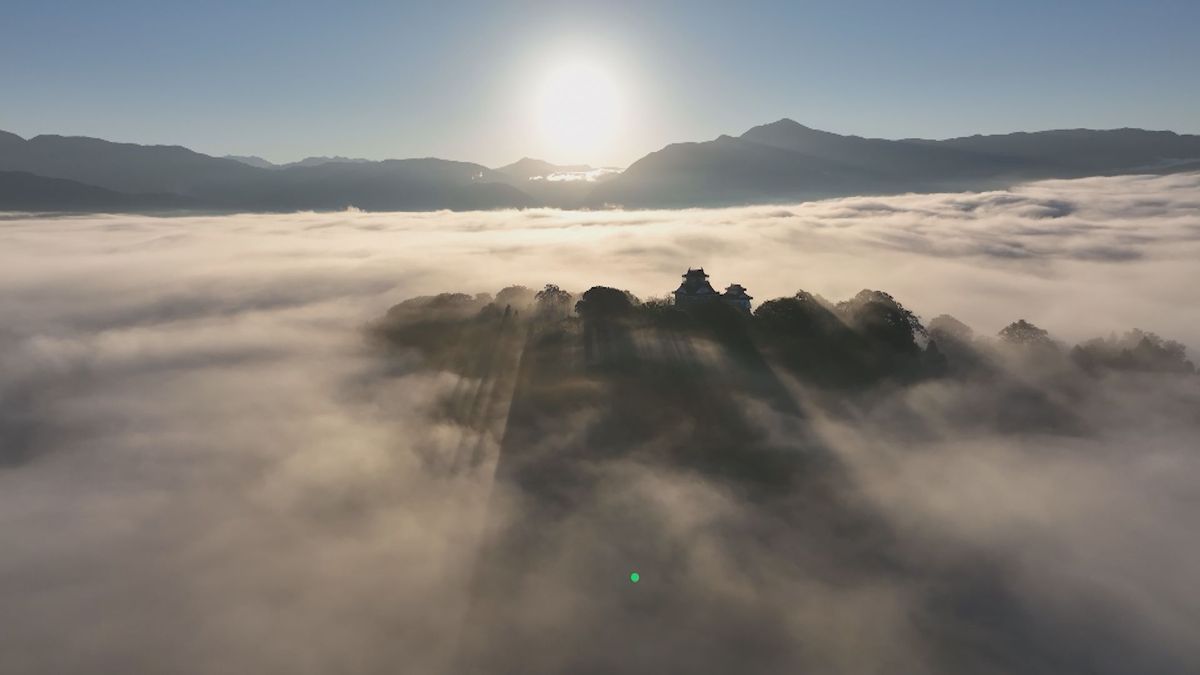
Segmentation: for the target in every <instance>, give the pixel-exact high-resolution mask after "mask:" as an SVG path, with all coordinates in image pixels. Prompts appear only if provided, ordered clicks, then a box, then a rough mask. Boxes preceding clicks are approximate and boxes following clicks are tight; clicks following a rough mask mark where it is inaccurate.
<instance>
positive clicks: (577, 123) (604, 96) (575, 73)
mask: <svg viewBox="0 0 1200 675" xmlns="http://www.w3.org/2000/svg"><path fill="white" fill-rule="evenodd" d="M621 103H622V101H621V92H620V88H619V87H618V86H617V82H616V80H615V79H614V78H613V76H612V74H611V73H610V72H609V71H607V70H606V69H605V68H603V67H601V66H600V65H599V64H596V63H592V62H587V61H568V62H565V63H560V64H558V65H557V66H556V67H555V68H553V69H552V70H551V71H550V72H549V73H548V74H547V76H546V77H545V79H544V80H543V82H542V85H541V89H540V90H539V92H538V94H537V109H536V114H537V122H538V131H539V134H540V136H541V141H542V146H543V148H544V149H545V151H546V152H548V153H550V154H551V155H552V156H553V157H555V158H558V159H559V160H562V161H568V162H583V161H589V160H590V158H593V157H595V156H596V155H597V154H600V153H603V152H604V150H605V149H606V148H607V147H608V145H609V144H610V143H611V142H612V141H613V140H614V138H615V136H616V134H617V132H618V131H619V127H620V122H621V112H622V111H621V107H622V106H621Z"/></svg>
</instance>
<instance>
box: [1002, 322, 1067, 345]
mask: <svg viewBox="0 0 1200 675" xmlns="http://www.w3.org/2000/svg"><path fill="white" fill-rule="evenodd" d="M999 335H1000V339H1001V340H1004V341H1005V342H1007V343H1009V344H1014V345H1028V346H1043V347H1044V346H1053V345H1054V341H1053V340H1051V339H1050V333H1048V332H1047V331H1044V330H1042V329H1041V328H1038V327H1037V326H1035V325H1033V324H1031V323H1029V322H1028V321H1026V320H1025V319H1020V320H1018V321H1015V322H1013V323H1010V324H1008V325H1007V326H1005V327H1004V328H1003V329H1001V331H1000V333H999Z"/></svg>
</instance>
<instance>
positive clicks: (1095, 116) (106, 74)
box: [0, 0, 1200, 166]
mask: <svg viewBox="0 0 1200 675" xmlns="http://www.w3.org/2000/svg"><path fill="white" fill-rule="evenodd" d="M436 4H437V3H433V2H422V3H411V4H408V3H397V2H304V1H300V0H294V1H289V2H266V1H261V2H255V1H253V0H243V1H240V2H199V1H198V0H192V1H190V2H173V1H171V0H156V1H153V2H149V1H147V2H129V1H117V0H110V1H106V2H97V1H95V0H91V1H87V2H63V1H55V0H38V1H33V2H27V1H25V0H6V1H5V3H4V9H3V13H2V17H3V19H2V21H0V129H5V130H8V131H13V132H15V133H18V134H21V135H23V136H27V137H28V136H32V135H36V134H39V133H63V134H79V135H90V136H99V137H103V138H108V139H112V140H122V141H133V142H140V143H172V144H182V145H187V146H189V147H192V148H194V149H196V150H199V151H201V152H207V153H210V154H218V155H219V154H225V153H240V154H258V155H262V156H265V157H267V158H269V159H272V160H276V161H289V160H294V159H299V158H301V157H304V156H307V155H332V154H341V155H350V156H362V157H369V158H377V159H381V158H386V157H417V156H438V157H445V158H450V159H463V160H471V161H478V162H481V163H484V164H488V165H492V166H494V165H498V164H503V163H507V162H510V161H513V160H515V159H517V158H519V157H521V156H522V155H535V156H538V155H544V156H546V157H545V158H546V159H549V160H551V161H559V162H575V161H579V162H590V163H593V164H611V165H623V164H627V163H628V162H630V161H633V160H634V159H636V158H637V157H639V156H641V155H643V154H645V153H646V152H649V151H652V150H656V149H658V148H659V147H661V146H663V145H664V144H666V143H669V142H674V141H684V140H702V139H707V138H712V137H715V136H717V135H718V134H721V133H730V134H737V133H741V132H742V131H744V130H745V129H747V128H749V127H750V126H753V125H755V124H760V123H763V122H769V121H773V120H775V119H778V118H780V117H791V118H793V119H796V120H797V121H800V122H802V123H804V124H807V125H809V126H814V127H818V128H823V129H828V130H831V131H837V132H842V133H855V134H860V135H867V136H881V137H889V138H900V137H909V136H923V137H948V136H957V135H964V134H969V133H975V132H983V133H991V132H1005V131H1015V130H1037V129H1048V128H1061V127H1097V128H1110V127H1120V126H1138V127H1145V128H1154V129H1172V130H1175V131H1179V132H1190V133H1200V37H1198V35H1200V2H1198V1H1196V0H1159V1H1155V0H1146V1H1142V2H1110V1H1105V0H1087V1H1083V0H1040V1H1037V2H1033V1H1025V0H1007V1H1004V2H991V1H983V0H957V1H955V2H933V1H925V2H922V1H905V2H901V1H899V0H891V1H886V2H883V1H881V2H851V1H846V0H843V1H842V2H805V1H803V0H796V1H794V2H779V3H775V2H742V3H707V2H678V3H672V2H641V3H623V2H588V3H584V2H557V3H541V2H509V3H504V2H447V3H443V4H442V6H435V5H436ZM578 55H586V58H587V59H588V60H589V62H591V63H595V64H600V65H601V66H602V67H603V68H604V69H605V70H606V72H608V73H609V75H610V76H611V79H612V81H613V82H615V83H616V86H617V87H618V88H619V89H620V92H621V100H622V107H621V110H622V114H621V119H620V123H619V125H618V127H617V132H616V133H615V134H614V135H613V137H612V138H610V139H607V140H606V141H605V142H604V143H603V144H602V145H599V146H598V147H595V148H591V149H590V150H589V151H588V152H587V154H588V156H557V154H562V151H563V148H562V147H561V146H556V145H555V144H554V143H552V142H547V141H546V139H545V138H543V137H542V135H541V134H540V132H539V130H538V128H537V124H536V123H535V121H534V118H536V117H537V111H536V110H535V108H536V104H535V103H534V101H535V100H537V99H538V96H537V93H536V92H537V86H538V83H539V82H541V81H543V80H544V79H545V77H546V74H547V73H548V72H550V71H551V70H552V69H553V68H554V66H555V64H556V63H559V62H562V61H563V60H565V59H571V58H576V57H577V56H578Z"/></svg>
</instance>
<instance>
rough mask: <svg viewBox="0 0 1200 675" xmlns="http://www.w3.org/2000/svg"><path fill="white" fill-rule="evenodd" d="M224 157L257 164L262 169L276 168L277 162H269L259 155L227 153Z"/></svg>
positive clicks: (251, 164) (252, 164)
mask: <svg viewBox="0 0 1200 675" xmlns="http://www.w3.org/2000/svg"><path fill="white" fill-rule="evenodd" d="M222 159H232V160H233V161H235V162H241V163H242V164H248V165H250V166H256V167H258V168H260V169H274V168H275V167H276V166H278V165H277V164H275V163H273V162H269V161H267V160H265V159H263V158H262V157H259V156H258V155H225V156H224V157H222Z"/></svg>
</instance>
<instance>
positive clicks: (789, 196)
mask: <svg viewBox="0 0 1200 675" xmlns="http://www.w3.org/2000/svg"><path fill="white" fill-rule="evenodd" d="M1188 170H1200V136H1192V135H1181V134H1176V133H1173V132H1170V131H1145V130H1141V129H1113V130H1100V131H1097V130H1089V129H1065V130H1057V131H1041V132H1034V133H1013V134H998V135H990V136H968V137H962V138H950V139H945V140H925V139H902V140H888V139H882V138H863V137H861V136H847V135H842V134H835V133H831V132H828V131H821V130H819V129H813V128H810V127H807V126H804V125H803V124H800V123H798V122H796V121H794V120H790V119H782V120H779V121H777V122H772V123H770V124H764V125H761V126H756V127H754V128H752V129H749V130H747V131H746V132H745V133H743V134H741V135H740V136H737V137H734V136H724V135H723V136H720V137H718V138H715V139H713V140H711V141H703V142H694V143H673V144H671V145H668V146H666V147H664V148H663V149H661V150H658V151H656V152H652V153H650V154H648V155H646V156H645V157H642V158H641V159H639V160H638V161H636V162H634V163H633V164H632V165H630V166H629V168H627V169H626V170H625V171H623V172H620V173H618V174H613V173H606V172H605V171H602V170H594V169H592V168H591V167H588V166H585V165H560V164H551V163H550V162H546V161H544V160H540V159H533V158H530V157H525V158H522V159H520V160H518V161H516V162H514V163H512V164H509V165H506V166H502V167H499V168H497V169H489V168H487V167H484V166H482V165H480V164H475V163H472V162H454V161H448V160H443V159H436V158H422V159H390V160H384V161H369V160H365V159H352V158H347V157H336V156H335V157H309V158H306V159H304V160H301V161H299V162H293V163H290V164H283V165H276V164H272V163H270V162H267V161H266V160H264V159H262V158H261V157H253V156H238V155H231V156H227V157H211V156H209V155H205V154H203V153H199V152H195V151H193V150H189V149H188V148H184V147H181V146H173V145H137V144H134V143H114V142H111V141H105V140H101V139H98V138H86V137H76V136H55V135H44V136H36V137H34V138H30V139H28V140H26V139H24V138H21V137H20V136H18V135H16V134H11V133H8V132H3V131H0V172H10V173H14V174H21V175H20V176H16V175H10V176H7V177H6V178H5V180H6V181H7V183H6V186H7V187H6V188H5V189H7V190H8V192H7V193H6V194H7V195H8V196H7V197H6V199H7V200H8V201H7V202H5V203H6V204H8V205H9V206H6V207H4V208H18V206H14V205H15V204H25V206H22V207H19V208H24V209H31V208H45V209H47V210H59V209H74V208H92V207H89V206H87V205H89V204H90V205H94V208H105V209H108V208H130V209H139V208H174V207H175V206H174V205H182V206H185V207H187V208H195V209H204V210H220V211H232V210H238V211H292V210H298V209H304V210H331V209H344V208H346V207H348V206H355V207H358V208H362V209H367V210H379V211H382V210H397V211H405V210H410V211H411V210H436V209H456V210H464V209H496V208H524V207H532V206H550V207H557V208H595V207H604V206H625V207H654V208H673V207H690V206H726V205H738V204H755V203H772V202H789V201H804V200H811V199H822V198H827V197H839V196H847V195H860V194H894V193H902V192H933V191H948V190H954V191H957V190H981V189H994V188H1000V187H1005V186H1008V185H1012V184H1014V183H1017V182H1021V181H1025V180H1033V179H1041V178H1074V177H1080V176H1092V175H1113V174H1123V173H1148V172H1155V173H1159V172H1170V171H1188ZM37 177H41V178H44V179H58V180H60V181H70V183H53V182H39V181H37V180H35V179H36V178H37ZM21 190H24V191H25V192H23V193H22V192H20V191H21ZM55 195H58V197H57V198H58V199H60V200H61V204H58V205H56V203H55V199H56V197H55ZM39 204H40V205H42V206H37V205H39Z"/></svg>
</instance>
